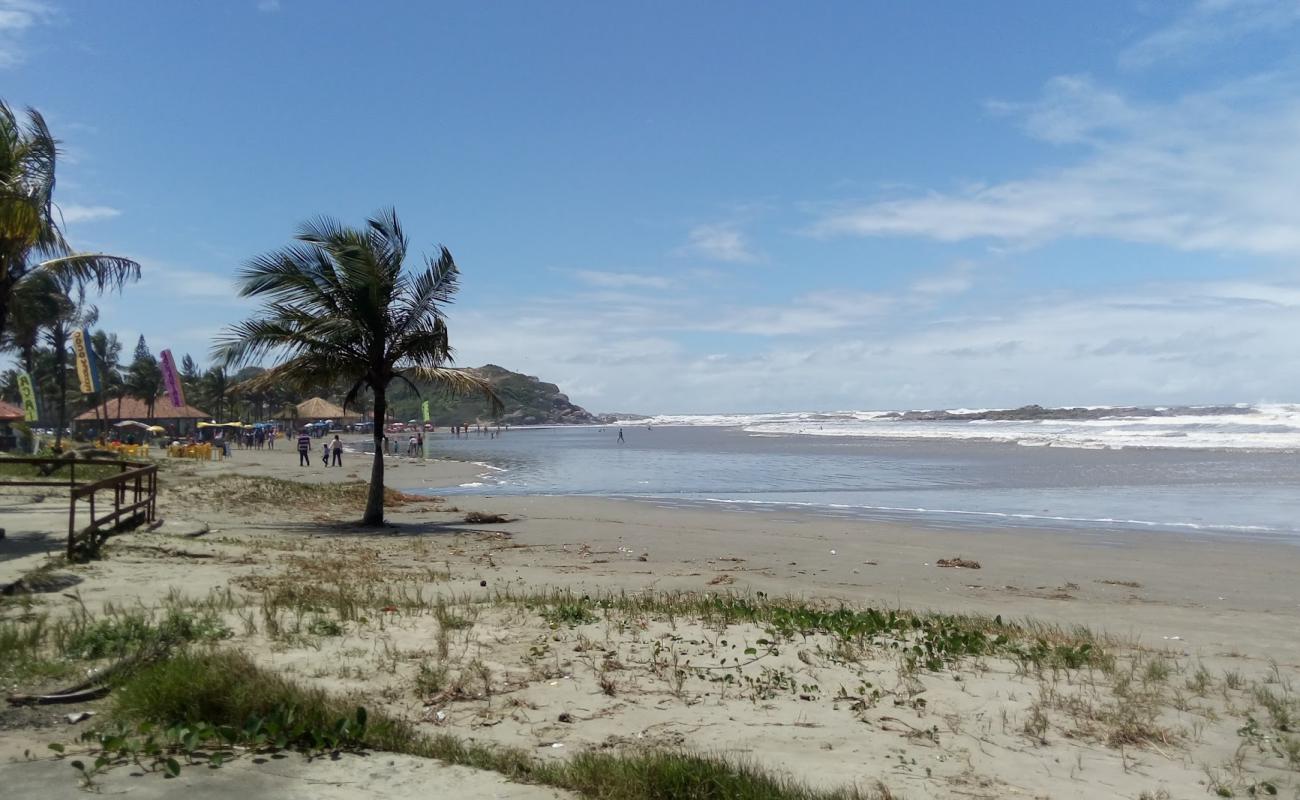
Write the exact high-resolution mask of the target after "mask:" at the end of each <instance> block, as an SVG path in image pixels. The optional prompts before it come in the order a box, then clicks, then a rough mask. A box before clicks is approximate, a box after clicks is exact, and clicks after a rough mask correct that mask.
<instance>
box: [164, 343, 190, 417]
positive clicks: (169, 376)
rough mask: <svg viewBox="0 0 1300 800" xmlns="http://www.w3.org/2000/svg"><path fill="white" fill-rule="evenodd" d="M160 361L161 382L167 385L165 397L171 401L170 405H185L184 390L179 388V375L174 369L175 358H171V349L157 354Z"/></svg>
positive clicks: (179, 406)
mask: <svg viewBox="0 0 1300 800" xmlns="http://www.w3.org/2000/svg"><path fill="white" fill-rule="evenodd" d="M158 358H159V360H160V361H161V362H162V363H161V364H160V365H159V366H161V367H162V374H163V384H164V385H165V386H166V387H167V399H168V400H171V401H172V405H174V406H176V407H177V408H181V407H182V406H184V405H185V392H184V391H183V390H182V389H181V375H180V373H179V372H177V371H176V360H175V359H173V358H172V351H170V350H164V351H162V352H161V353H159V354H158Z"/></svg>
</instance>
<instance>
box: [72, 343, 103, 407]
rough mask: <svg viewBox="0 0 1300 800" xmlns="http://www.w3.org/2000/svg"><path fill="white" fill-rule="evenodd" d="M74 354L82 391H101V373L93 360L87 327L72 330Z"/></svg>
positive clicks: (89, 392) (88, 392) (90, 392)
mask: <svg viewBox="0 0 1300 800" xmlns="http://www.w3.org/2000/svg"><path fill="white" fill-rule="evenodd" d="M72 354H73V356H74V360H75V361H76V364H77V381H78V382H79V383H80V384H81V393H82V394H93V393H95V392H97V391H99V381H98V380H97V378H98V377H99V375H98V374H97V373H96V370H95V365H94V362H92V361H91V349H90V340H89V338H87V336H86V331H85V329H82V328H79V329H77V330H75V331H73V332H72Z"/></svg>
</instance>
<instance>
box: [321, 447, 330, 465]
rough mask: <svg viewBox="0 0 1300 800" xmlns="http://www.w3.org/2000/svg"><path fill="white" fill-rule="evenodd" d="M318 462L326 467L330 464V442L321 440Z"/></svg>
mask: <svg viewBox="0 0 1300 800" xmlns="http://www.w3.org/2000/svg"><path fill="white" fill-rule="evenodd" d="M320 463H322V464H324V465H325V466H327V467H328V466H329V465H330V443H329V442H321V445H320Z"/></svg>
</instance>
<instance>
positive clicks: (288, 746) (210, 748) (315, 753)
mask: <svg viewBox="0 0 1300 800" xmlns="http://www.w3.org/2000/svg"><path fill="white" fill-rule="evenodd" d="M366 719H367V714H366V709H365V708H363V707H358V708H357V710H356V712H355V713H354V714H353V715H352V716H350V717H339V718H337V719H335V720H334V721H333V722H332V723H326V724H320V723H319V722H318V721H314V720H311V719H309V718H308V717H307V716H306V715H302V714H300V713H299V712H298V709H297V708H296V707H295V706H277V707H276V708H274V709H273V710H272V711H271V712H270V713H269V714H266V715H264V716H250V717H249V718H248V719H247V720H246V721H245V722H244V724H243V725H222V724H214V723H210V722H190V723H183V722H178V723H174V724H171V725H168V726H166V727H163V726H160V725H157V724H155V723H154V722H151V721H143V722H139V723H136V724H134V725H132V724H129V723H127V722H124V721H121V720H119V721H117V722H115V723H114V724H112V725H110V726H108V727H107V728H104V729H101V730H95V731H87V732H85V733H83V734H82V735H81V741H82V742H83V743H86V744H89V746H90V752H89V755H90V756H93V757H94V760H93V761H91V762H90V763H89V764H87V763H86V762H85V761H82V760H79V759H78V760H73V761H71V762H69V763H70V764H71V765H72V767H73V768H74V769H76V770H77V771H78V772H80V773H81V778H82V783H83V785H86V786H90V785H92V784H93V781H94V777H95V776H96V775H97V774H99V773H100V772H102V771H104V770H107V769H109V768H112V767H117V766H124V765H127V764H134V765H135V766H137V767H139V768H140V769H141V770H144V771H145V772H161V773H162V774H163V775H164V776H165V777H168V778H174V777H176V776H177V775H179V774H180V772H181V768H182V766H193V765H199V764H202V765H206V766H209V767H220V766H221V765H222V764H224V763H226V762H227V761H230V760H232V759H235V758H238V757H240V756H246V755H250V754H251V755H261V754H267V753H279V752H286V751H288V752H297V753H301V754H303V755H306V756H308V757H319V756H323V755H329V756H336V755H338V754H339V753H344V752H362V751H364V750H365V749H366V741H365V736H366ZM49 747H50V749H51V750H52V751H54V752H55V753H57V754H59V755H60V756H62V755H63V754H64V753H65V752H66V748H65V747H64V745H62V744H58V743H54V744H51V745H49Z"/></svg>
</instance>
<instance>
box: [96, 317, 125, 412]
mask: <svg viewBox="0 0 1300 800" xmlns="http://www.w3.org/2000/svg"><path fill="white" fill-rule="evenodd" d="M90 340H91V342H92V346H93V348H94V350H95V358H96V360H97V361H98V362H99V363H98V366H99V382H100V388H101V391H100V394H101V398H100V402H101V403H102V404H103V406H104V409H105V416H107V413H108V412H107V409H108V400H109V399H110V398H113V397H116V398H117V416H118V418H119V419H120V418H121V417H122V394H123V391H124V386H123V381H122V341H121V340H120V339H118V338H117V334H116V333H105V332H104V331H95V332H94V333H92V334H91V335H90Z"/></svg>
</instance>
